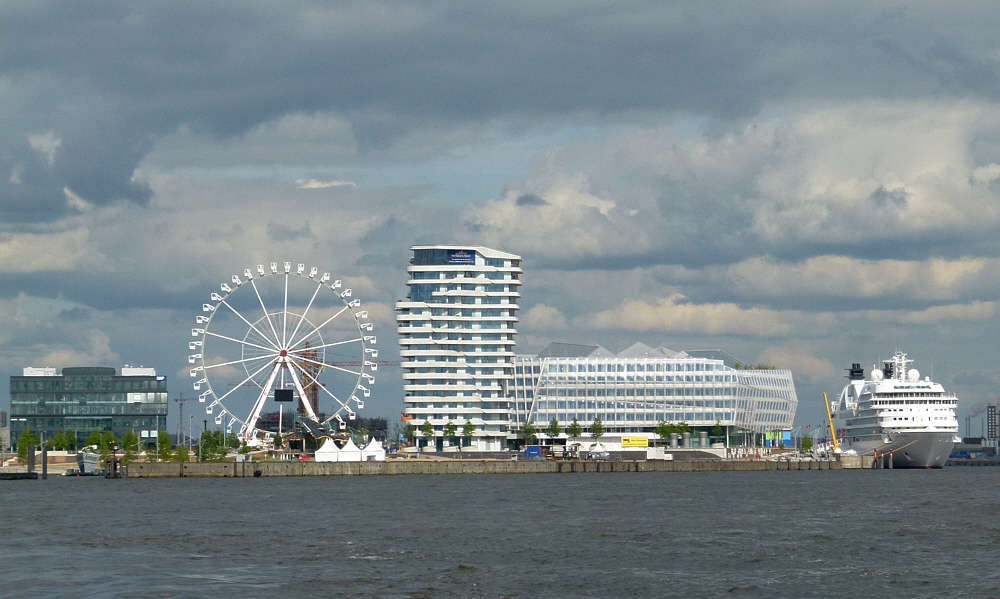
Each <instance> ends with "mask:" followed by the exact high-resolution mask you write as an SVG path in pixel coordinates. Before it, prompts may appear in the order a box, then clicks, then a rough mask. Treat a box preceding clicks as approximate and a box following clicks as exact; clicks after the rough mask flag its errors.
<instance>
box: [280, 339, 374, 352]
mask: <svg viewBox="0 0 1000 599" xmlns="http://www.w3.org/2000/svg"><path fill="white" fill-rule="evenodd" d="M358 341H361V337H358V338H357V339H347V340H346V341H335V342H333V343H324V344H323V345H313V346H310V347H302V348H301V349H290V350H288V353H289V354H295V355H298V354H299V353H300V352H305V351H314V350H317V349H323V348H324V347H333V346H335V345H344V344H345V343H357V342H358Z"/></svg>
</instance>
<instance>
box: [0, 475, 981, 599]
mask: <svg viewBox="0 0 1000 599" xmlns="http://www.w3.org/2000/svg"><path fill="white" fill-rule="evenodd" d="M998 483H1000V468H980V469H970V468H951V469H945V470H943V471H931V472H928V471H900V470H895V471H852V472H766V473H764V472H761V473H737V472H727V473H690V474H680V473H662V474H652V473H650V474H586V475H522V476H389V477H374V476H372V477H332V478H271V479H266V478H265V479H260V478H258V479H236V480H232V479H209V480H204V479H171V480H121V481H108V480H103V479H83V478H80V479H65V478H59V477H55V478H50V479H49V480H47V481H37V482H34V481H9V482H0V526H2V536H0V596H2V597H17V598H26V597H126V596H127V597H269V598H277V597H284V596H287V597H404V598H413V597H560V598H561V597H608V598H615V599H621V598H624V597H734V596H735V597H859V598H861V597H863V598H865V599H867V598H869V597H946V596H976V595H978V596H996V595H997V594H998V589H1000V573H998V572H997V570H996V568H995V567H994V564H995V555H996V552H997V550H998V549H1000V521H998V514H1000V512H998V510H997V507H998V499H1000V484H998Z"/></svg>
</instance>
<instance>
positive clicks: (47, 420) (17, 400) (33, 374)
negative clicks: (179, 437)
mask: <svg viewBox="0 0 1000 599" xmlns="http://www.w3.org/2000/svg"><path fill="white" fill-rule="evenodd" d="M166 425H167V379H166V377H164V376H157V374H156V371H155V370H154V369H152V368H131V367H128V366H126V367H124V368H122V372H121V374H120V375H119V374H118V373H117V371H116V370H115V369H114V368H104V367H85V368H64V369H63V370H62V374H57V373H56V369H55V368H25V369H24V375H23V376H12V377H10V429H11V443H12V444H13V445H17V440H18V437H19V436H20V434H21V433H22V432H24V429H25V428H26V427H27V428H30V429H31V430H32V431H33V432H35V433H37V434H39V435H42V437H43V438H44V439H50V438H52V437H53V436H54V435H55V434H56V433H57V432H60V431H66V430H73V431H76V433H77V436H78V438H79V439H80V440H81V441H82V440H83V438H84V437H86V436H87V435H89V434H90V432H91V431H93V430H94V429H98V430H101V431H111V432H112V433H114V435H115V436H116V437H118V438H119V439H120V438H121V437H122V435H123V434H124V433H125V431H127V430H131V431H132V432H134V433H135V435H136V436H137V437H139V440H140V442H145V443H155V442H156V434H157V431H160V430H165V429H166Z"/></svg>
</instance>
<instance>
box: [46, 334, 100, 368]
mask: <svg viewBox="0 0 1000 599" xmlns="http://www.w3.org/2000/svg"><path fill="white" fill-rule="evenodd" d="M88 341H89V346H88V347H87V348H86V349H82V350H77V349H70V348H63V349H56V350H53V351H51V352H49V353H48V354H47V355H46V356H45V357H43V358H41V360H40V364H38V365H40V366H54V367H56V368H65V367H67V366H114V365H117V364H118V362H119V357H118V354H117V353H115V352H113V351H111V338H110V337H109V336H108V335H107V334H105V333H104V332H103V331H99V330H97V329H94V330H92V331H90V334H89V336H88Z"/></svg>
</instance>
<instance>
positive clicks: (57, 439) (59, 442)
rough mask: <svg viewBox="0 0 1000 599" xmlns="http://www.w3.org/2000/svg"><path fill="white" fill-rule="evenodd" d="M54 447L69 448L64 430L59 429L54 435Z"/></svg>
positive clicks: (63, 449)
mask: <svg viewBox="0 0 1000 599" xmlns="http://www.w3.org/2000/svg"><path fill="white" fill-rule="evenodd" d="M52 449H55V450H56V451H66V450H67V449H69V446H68V445H66V435H65V434H63V432H62V431H57V432H56V434H55V435H52Z"/></svg>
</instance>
